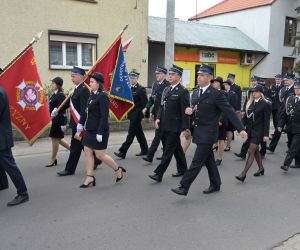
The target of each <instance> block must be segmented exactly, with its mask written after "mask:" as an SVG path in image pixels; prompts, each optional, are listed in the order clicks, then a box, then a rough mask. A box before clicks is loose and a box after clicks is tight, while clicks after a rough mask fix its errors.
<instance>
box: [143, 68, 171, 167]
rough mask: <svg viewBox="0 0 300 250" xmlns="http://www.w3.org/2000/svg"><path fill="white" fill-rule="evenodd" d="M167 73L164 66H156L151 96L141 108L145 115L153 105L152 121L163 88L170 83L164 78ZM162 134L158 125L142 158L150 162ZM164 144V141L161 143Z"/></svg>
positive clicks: (155, 114) (155, 115)
mask: <svg viewBox="0 0 300 250" xmlns="http://www.w3.org/2000/svg"><path fill="white" fill-rule="evenodd" d="M167 73H168V70H167V69H166V68H164V67H161V66H157V67H156V70H155V77H156V82H154V83H153V85H152V91H151V96H150V98H149V101H148V103H147V105H146V107H145V108H144V109H143V114H144V115H145V114H146V113H147V112H149V111H150V109H151V107H152V106H153V109H152V111H151V113H152V116H153V118H154V121H155V120H156V118H157V112H158V109H159V106H160V103H161V97H162V93H163V91H164V89H165V88H166V87H168V86H169V85H170V83H169V82H168V81H167V80H166V74H167ZM161 136H162V130H161V128H160V127H159V128H158V129H155V135H154V138H153V140H152V143H151V145H150V147H149V149H148V152H147V155H146V156H145V157H143V158H142V159H143V160H144V161H147V162H152V161H153V157H154V154H155V152H156V150H157V148H158V146H159V143H160V141H161ZM163 144H164V143H163Z"/></svg>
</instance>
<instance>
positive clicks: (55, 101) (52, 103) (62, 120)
mask: <svg viewBox="0 0 300 250" xmlns="http://www.w3.org/2000/svg"><path fill="white" fill-rule="evenodd" d="M65 98H66V96H65V94H64V93H63V92H61V91H58V92H57V93H56V94H55V93H54V94H53V95H52V96H51V97H50V99H49V110H50V114H51V112H52V111H53V109H54V108H58V107H59V106H60V104H61V103H62V102H63V101H64V100H65ZM52 123H56V124H59V125H60V126H64V125H66V124H67V114H66V111H65V110H64V111H62V112H59V114H58V115H57V116H55V117H53V118H52Z"/></svg>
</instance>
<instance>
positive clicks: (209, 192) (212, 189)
mask: <svg viewBox="0 0 300 250" xmlns="http://www.w3.org/2000/svg"><path fill="white" fill-rule="evenodd" d="M219 191H220V186H219V187H213V186H209V187H208V188H207V189H205V190H204V191H203V193H204V194H211V193H214V192H219Z"/></svg>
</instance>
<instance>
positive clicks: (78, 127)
mask: <svg viewBox="0 0 300 250" xmlns="http://www.w3.org/2000/svg"><path fill="white" fill-rule="evenodd" d="M76 130H77V133H78V134H80V133H81V132H82V131H83V126H82V125H81V124H80V123H78V124H77V127H76Z"/></svg>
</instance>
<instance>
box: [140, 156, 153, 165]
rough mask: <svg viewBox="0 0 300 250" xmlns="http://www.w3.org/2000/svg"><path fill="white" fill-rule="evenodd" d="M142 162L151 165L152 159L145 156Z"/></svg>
mask: <svg viewBox="0 0 300 250" xmlns="http://www.w3.org/2000/svg"><path fill="white" fill-rule="evenodd" d="M142 159H143V160H144V161H147V162H150V163H152V161H153V159H151V158H150V157H149V156H145V157H143V158H142Z"/></svg>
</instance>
